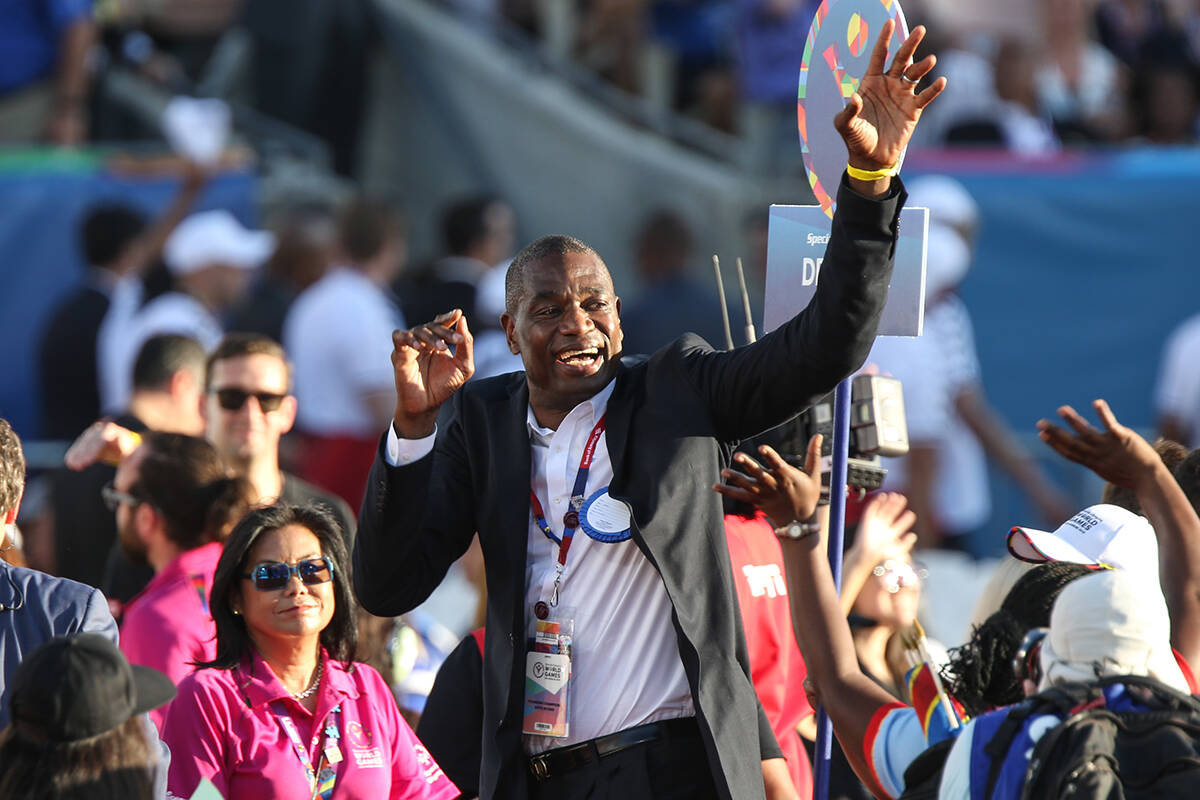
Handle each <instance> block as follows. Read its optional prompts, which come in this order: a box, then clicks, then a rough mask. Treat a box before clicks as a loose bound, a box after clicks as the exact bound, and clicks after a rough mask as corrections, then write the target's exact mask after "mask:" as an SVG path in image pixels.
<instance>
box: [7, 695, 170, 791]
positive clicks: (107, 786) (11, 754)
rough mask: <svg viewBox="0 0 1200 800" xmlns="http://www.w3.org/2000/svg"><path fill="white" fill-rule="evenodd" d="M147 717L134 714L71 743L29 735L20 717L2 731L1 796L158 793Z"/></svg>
mask: <svg viewBox="0 0 1200 800" xmlns="http://www.w3.org/2000/svg"><path fill="white" fill-rule="evenodd" d="M145 725H146V723H145V721H144V720H143V719H142V718H141V717H140V716H137V717H130V718H129V719H128V720H126V721H125V723H124V724H122V725H120V726H118V727H116V728H113V729H112V730H111V731H107V732H105V733H102V734H100V735H99V736H93V737H92V738H90V739H80V740H78V741H72V742H46V741H42V740H40V739H38V738H36V737H30V736H26V735H25V733H24V731H23V730H22V726H21V723H20V721H19V720H13V723H12V724H11V725H10V726H9V727H8V728H6V729H5V730H4V732H3V733H0V797H24V798H30V800H89V799H90V798H97V797H103V798H116V797H120V798H129V800H150V798H152V797H153V796H154V775H153V772H152V765H153V762H152V759H153V757H154V752H153V751H152V750H151V747H150V742H149V740H148V738H147V736H146V728H145Z"/></svg>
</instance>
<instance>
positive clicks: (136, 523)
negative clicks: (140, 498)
mask: <svg viewBox="0 0 1200 800" xmlns="http://www.w3.org/2000/svg"><path fill="white" fill-rule="evenodd" d="M162 527H163V519H162V516H161V515H160V514H159V513H158V511H156V510H155V509H154V506H152V505H150V504H149V503H139V504H138V507H137V508H135V509H134V510H133V529H134V531H135V532H136V533H137V535H138V538H139V539H141V540H142V541H143V542H146V543H147V544H148V543H149V540H150V539H151V538H152V537H153V536H154V535H155V534H156V533H159V532H161V531H162Z"/></svg>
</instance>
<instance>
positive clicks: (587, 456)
mask: <svg viewBox="0 0 1200 800" xmlns="http://www.w3.org/2000/svg"><path fill="white" fill-rule="evenodd" d="M607 417H608V415H607V414H604V415H602V416H601V417H600V421H599V422H597V423H596V426H595V427H594V428H592V433H591V435H589V436H588V440H587V444H586V445H584V447H583V455H582V456H581V457H580V459H579V471H578V472H576V473H575V485H574V487H572V489H571V501H570V505H569V506H568V507H567V511H566V513H565V514H563V520H562V521H563V533H562V537H561V538H560V537H558V536H555V535H554V531H552V530H550V525H549V524H547V522H546V514H545V512H544V511H542V504H541V502H540V501H539V500H538V498H537V492H535V491H534V490H533V487H532V486H530V487H529V505H530V507H531V508H532V509H533V521H534V523H536V524H537V526H538V529H539V530H541V532H542V533H544V534H545V535H546V538H547V539H549V540H550V541H552V542H554V543H556V544H557V545H558V563H557V564H556V565H555V567H554V594H553V596H552V597H551V598H550V605H551V606H557V605H558V587H559V585H560V583H561V582H562V576H563V571H564V570H565V569H566V567H567V552H568V551H569V550H570V549H571V540H572V539H574V538H575V531H576V530H577V529H578V528H579V512H580V510H581V509H582V508H583V501H584V500H585V499H586V496H587V479H588V471H589V470H590V469H591V468H592V459H593V458H594V457H595V455H596V447H597V446H598V445H599V444H600V437H601V436H602V435H604V420H605V419H606V418H607ZM537 614H538V617H539V618H541V617H543V608H542V603H541V602H539V603H538V609H537Z"/></svg>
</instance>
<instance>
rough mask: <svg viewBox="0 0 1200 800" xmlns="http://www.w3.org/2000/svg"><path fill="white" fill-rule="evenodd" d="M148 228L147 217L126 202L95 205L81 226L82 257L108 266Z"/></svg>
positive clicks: (96, 265) (94, 264)
mask: <svg viewBox="0 0 1200 800" xmlns="http://www.w3.org/2000/svg"><path fill="white" fill-rule="evenodd" d="M144 230H146V217H145V215H144V214H142V213H141V212H140V211H137V210H135V209H133V208H131V207H129V206H127V205H125V204H124V203H114V202H107V203H100V204H99V205H95V206H92V208H90V209H89V210H88V212H87V214H86V215H85V216H84V218H83V224H82V225H81V226H80V240H81V241H80V244H81V245H82V247H83V257H84V258H85V259H87V263H89V264H91V265H92V266H94V267H107V266H109V265H110V264H112V262H114V261H116V260H117V258H118V257H119V256H120V255H121V253H122V252H124V250H125V248H127V247H129V245H130V244H131V243H132V242H133V241H134V240H135V239H137V238H138V237H139V236H141V235H142V232H143V231H144Z"/></svg>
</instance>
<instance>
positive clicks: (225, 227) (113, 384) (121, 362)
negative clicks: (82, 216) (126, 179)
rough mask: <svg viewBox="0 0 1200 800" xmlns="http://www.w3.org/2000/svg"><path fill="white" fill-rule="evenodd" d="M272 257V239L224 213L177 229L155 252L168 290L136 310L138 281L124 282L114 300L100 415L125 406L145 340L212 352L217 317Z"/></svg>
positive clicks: (102, 348) (103, 347) (104, 345)
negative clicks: (171, 340) (180, 341)
mask: <svg viewBox="0 0 1200 800" xmlns="http://www.w3.org/2000/svg"><path fill="white" fill-rule="evenodd" d="M274 249H275V237H274V235H272V234H271V233H269V232H267V231H254V230H249V229H247V228H245V227H244V226H243V225H242V224H241V223H240V222H238V221H237V219H236V218H235V217H234V216H233V215H232V214H230V213H229V212H228V211H224V210H216V211H202V212H200V213H198V214H193V215H191V216H190V217H188V218H187V219H185V220H184V221H183V222H181V223H180V224H179V227H177V228H176V229H175V230H174V231H173V232H172V233H171V235H170V236H169V237H168V238H167V241H166V245H165V247H164V248H163V260H164V261H165V262H166V265H167V269H168V270H170V272H171V277H172V278H173V279H174V282H175V290H174V291H170V292H166V293H165V294H161V295H159V296H158V297H156V298H154V299H153V300H151V301H150V302H148V303H146V304H145V305H144V306H141V301H142V286H141V281H140V280H137V279H129V280H124V281H122V282H121V283H120V284H119V285H118V286H117V288H116V290H115V292H114V295H113V299H112V304H111V306H110V307H109V310H108V314H107V315H105V317H104V322H103V324H102V325H101V327H100V335H99V342H98V353H99V367H100V401H101V408H102V409H103V410H104V411H105V412H106V413H109V412H113V411H118V410H120V409H124V408H125V407H126V405H128V402H129V392H130V389H131V381H132V377H133V361H134V359H135V358H136V357H137V353H138V351H139V350H140V349H141V347H142V344H144V343H145V341H146V340H147V339H149V338H150V337H151V336H155V335H158V334H163V333H174V334H180V335H183V336H190V337H192V338H193V339H195V340H196V341H198V342H200V344H201V345H202V346H203V347H204V349H205V350H212V349H213V348H214V347H216V346H217V343H218V342H220V341H221V336H222V335H224V325H223V323H222V319H221V315H222V314H223V313H224V312H225V311H226V310H227V309H229V308H230V307H231V306H232V305H233V304H234V303H235V302H236V301H237V300H238V299H240V298H241V296H242V294H243V293H244V292H245V291H246V289H247V287H248V286H249V282H250V277H251V274H252V270H254V269H255V268H257V267H258V266H259V265H261V264H262V263H263V262H264V261H266V260H267V258H268V257H269V256H270V255H271V253H272V252H273V251H274ZM139 306H141V307H140V308H139Z"/></svg>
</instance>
